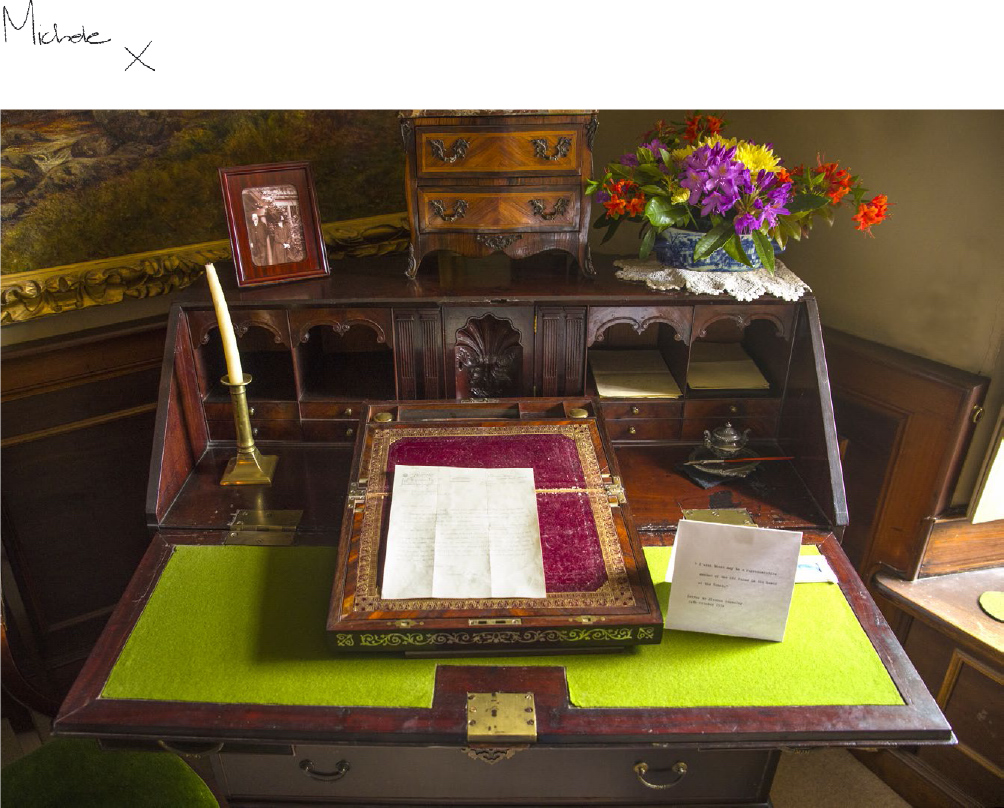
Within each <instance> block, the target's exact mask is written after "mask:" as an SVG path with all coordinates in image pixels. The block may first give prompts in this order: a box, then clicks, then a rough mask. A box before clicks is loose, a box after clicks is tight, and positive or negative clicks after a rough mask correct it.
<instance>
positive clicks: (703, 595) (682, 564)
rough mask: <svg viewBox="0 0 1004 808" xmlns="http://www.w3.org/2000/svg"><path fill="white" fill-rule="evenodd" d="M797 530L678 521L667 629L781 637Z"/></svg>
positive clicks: (798, 538)
mask: <svg viewBox="0 0 1004 808" xmlns="http://www.w3.org/2000/svg"><path fill="white" fill-rule="evenodd" d="M801 542H802V534H801V533H797V532H793V531H790V530H773V529H770V528H759V527H741V526H738V525H720V524H715V523H712V522H693V521H689V520H686V519H683V520H681V521H680V524H679V528H678V529H677V532H676V541H675V543H674V545H673V558H674V564H673V586H672V588H671V589H670V592H669V606H668V608H667V609H666V628H674V629H680V630H682V631H700V632H705V633H708V634H730V635H733V636H736V637H755V638H757V639H761V640H775V641H781V640H783V639H784V629H785V625H786V624H787V622H788V608H789V607H790V605H791V595H792V591H793V590H794V587H795V568H796V567H797V565H798V552H799V547H800V545H801Z"/></svg>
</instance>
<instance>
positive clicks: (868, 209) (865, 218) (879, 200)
mask: <svg viewBox="0 0 1004 808" xmlns="http://www.w3.org/2000/svg"><path fill="white" fill-rule="evenodd" d="M888 215H889V197H887V196H886V195H885V194H878V195H877V196H876V197H874V198H873V199H872V201H871V202H862V203H861V204H860V205H858V212H857V214H856V215H855V216H851V220H852V221H855V222H857V223H858V226H857V229H858V230H864V231H865V232H866V233H868V234H869V235H871V232H872V230H871V228H872V225H874V224H879V223H880V222H882V221H884V220H885V218H886V216H888Z"/></svg>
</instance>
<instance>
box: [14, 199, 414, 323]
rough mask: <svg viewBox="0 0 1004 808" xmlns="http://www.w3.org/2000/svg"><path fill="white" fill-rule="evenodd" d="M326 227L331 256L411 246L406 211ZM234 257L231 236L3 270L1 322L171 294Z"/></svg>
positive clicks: (402, 249) (382, 252) (395, 250)
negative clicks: (216, 263)
mask: <svg viewBox="0 0 1004 808" xmlns="http://www.w3.org/2000/svg"><path fill="white" fill-rule="evenodd" d="M321 231H322V233H323V235H324V243H325V245H326V246H327V249H328V258H329V259H331V260H336V259H339V258H346V257H363V256H375V255H386V254H388V253H398V252H405V251H407V249H408V241H409V230H408V217H407V214H405V213H404V212H401V213H390V214H384V215H380V216H368V217H365V218H361V219H346V220H344V221H337V222H328V223H327V224H324V225H322V226H321ZM230 257H231V251H230V241H229V239H221V240H219V241H208V242H204V243H202V244H188V245H185V246H182V247H168V248H165V249H163V250H152V251H150V252H143V253H134V254H132V255H121V256H116V257H115V258H105V259H101V260H98V261H85V262H82V263H79V264H66V265H64V266H58V267H50V268H48V269H40V270H32V271H29V272H17V273H13V274H10V275H3V276H0V325H4V326H6V325H11V324H13V323H20V322H25V321H27V320H34V319H36V318H38V317H47V316H50V315H54V314H60V313H62V312H66V311H76V310H78V309H84V308H88V307H90V306H106V305H109V304H113V303H121V302H123V301H125V300H131V299H132V300H138V299H141V298H147V297H156V296H157V295H164V294H168V293H169V292H173V291H175V290H178V289H184V288H185V287H186V286H188V285H190V284H191V283H192V282H193V281H195V280H196V279H197V278H198V277H199V275H201V274H202V272H203V270H204V268H205V265H206V264H207V263H210V262H214V261H222V260H226V259H228V258H230Z"/></svg>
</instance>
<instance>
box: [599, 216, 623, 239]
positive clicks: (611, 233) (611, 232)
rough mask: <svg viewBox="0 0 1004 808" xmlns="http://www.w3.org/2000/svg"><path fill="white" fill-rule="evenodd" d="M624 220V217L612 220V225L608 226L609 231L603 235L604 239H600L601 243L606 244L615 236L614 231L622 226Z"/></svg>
mask: <svg viewBox="0 0 1004 808" xmlns="http://www.w3.org/2000/svg"><path fill="white" fill-rule="evenodd" d="M623 221H624V220H623V219H613V220H611V222H610V227H609V228H607V232H606V234H605V235H604V236H603V239H602V240H601V241H600V244H606V243H607V242H608V241H610V239H612V238H613V237H614V233H616V232H617V228H618V227H620V226H621V222H623Z"/></svg>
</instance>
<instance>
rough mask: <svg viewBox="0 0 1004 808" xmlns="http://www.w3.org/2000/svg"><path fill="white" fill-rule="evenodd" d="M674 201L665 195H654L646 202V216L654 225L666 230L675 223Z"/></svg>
mask: <svg viewBox="0 0 1004 808" xmlns="http://www.w3.org/2000/svg"><path fill="white" fill-rule="evenodd" d="M672 208H673V205H672V203H671V202H670V201H669V200H668V199H666V197H664V196H653V197H652V198H651V199H649V200H648V202H647V203H646V204H645V216H646V217H647V218H648V220H649V221H650V222H651V223H652V227H657V228H659V229H660V230H664V229H665V228H667V227H669V226H670V225H671V224H673V221H674V216H673V211H672Z"/></svg>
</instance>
